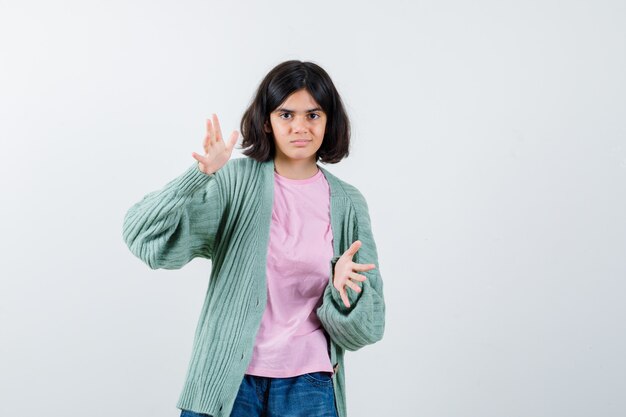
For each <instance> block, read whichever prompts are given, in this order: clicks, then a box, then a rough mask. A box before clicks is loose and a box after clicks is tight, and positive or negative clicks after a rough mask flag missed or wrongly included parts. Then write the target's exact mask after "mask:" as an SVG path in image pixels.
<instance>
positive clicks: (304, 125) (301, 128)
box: [293, 116, 308, 133]
mask: <svg viewBox="0 0 626 417" xmlns="http://www.w3.org/2000/svg"><path fill="white" fill-rule="evenodd" d="M293 130H294V132H295V133H302V132H306V131H307V130H308V122H307V120H306V116H296V117H294V120H293Z"/></svg>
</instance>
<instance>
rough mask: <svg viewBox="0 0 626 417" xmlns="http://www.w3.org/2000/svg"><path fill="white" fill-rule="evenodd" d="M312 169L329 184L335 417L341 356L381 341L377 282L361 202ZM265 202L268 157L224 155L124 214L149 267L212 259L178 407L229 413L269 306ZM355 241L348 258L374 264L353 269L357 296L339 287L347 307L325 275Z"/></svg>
mask: <svg viewBox="0 0 626 417" xmlns="http://www.w3.org/2000/svg"><path fill="white" fill-rule="evenodd" d="M319 168H320V169H321V170H322V172H323V174H324V176H325V177H326V180H327V181H328V184H329V186H330V220H331V228H332V232H333V241H334V257H333V259H332V260H331V261H330V265H329V277H328V285H327V287H326V289H325V291H324V294H323V301H322V305H321V306H320V307H319V308H318V309H317V310H316V312H317V316H318V317H319V319H320V322H321V323H322V325H323V327H324V329H325V330H326V332H327V333H328V335H329V336H330V343H329V346H328V349H329V355H330V360H331V364H332V365H333V368H334V369H335V373H334V375H333V377H332V380H333V387H334V391H335V403H336V405H337V411H338V412H339V417H346V416H347V410H346V391H345V367H344V360H343V357H344V352H345V351H346V350H350V351H355V350H357V349H360V348H362V347H363V346H366V345H368V344H372V343H375V342H377V341H379V340H381V339H382V337H383V333H384V329H385V302H384V298H383V282H382V280H381V276H380V266H379V265H378V256H377V251H376V244H375V242H374V237H373V235H372V230H371V225H370V217H369V214H368V206H367V203H366V201H365V199H364V198H363V196H362V195H361V193H360V192H359V191H358V190H357V189H356V188H355V187H354V186H352V185H350V184H348V183H346V182H344V181H342V180H340V179H339V178H337V177H335V176H334V175H333V174H331V173H330V172H328V171H327V170H326V169H324V168H323V167H321V166H319ZM273 201H274V161H273V160H270V161H268V162H262V163H261V162H257V161H255V160H254V159H251V158H248V157H244V158H236V159H231V160H229V161H228V162H227V163H226V164H225V165H224V166H223V167H222V168H221V169H220V170H218V171H217V172H215V173H213V174H211V175H207V174H204V173H203V172H202V171H200V170H199V169H198V166H197V163H195V162H194V164H193V165H192V166H191V167H189V168H188V169H187V170H186V171H185V172H184V173H183V174H182V175H181V176H179V177H178V178H176V179H174V180H172V181H171V182H169V183H168V184H167V185H166V186H165V187H164V188H162V189H161V190H158V191H154V192H152V193H150V194H148V195H146V196H145V197H144V198H143V199H142V200H141V201H139V202H138V203H136V204H135V205H134V206H132V207H131V208H130V209H129V210H128V212H127V214H126V216H125V218H124V226H123V237H124V240H125V242H126V244H127V245H128V247H129V249H130V251H131V252H132V253H133V254H135V255H136V256H137V257H139V258H140V259H141V260H142V261H143V262H145V263H146V264H147V265H148V266H149V267H150V268H152V269H157V268H163V269H178V268H181V267H182V266H184V265H185V264H187V263H188V262H189V261H191V260H192V259H193V258H195V257H202V258H206V259H210V260H211V262H212V268H211V275H210V278H209V282H208V288H207V292H206V298H205V301H204V304H203V306H202V311H201V313H200V318H199V321H198V325H197V327H196V332H195V337H194V343H193V349H192V354H191V360H190V363H189V367H188V370H187V376H186V380H185V383H184V386H183V389H182V393H181V395H180V398H179V400H178V404H177V407H178V408H180V409H186V410H191V411H195V412H197V413H207V414H210V415H211V416H214V417H229V416H230V413H231V410H232V407H233V404H234V402H235V398H236V396H237V392H238V390H239V386H240V384H241V381H242V380H243V377H244V373H245V371H246V369H247V368H248V363H249V361H250V359H251V357H252V351H253V347H254V342H255V339H256V333H257V330H258V328H259V326H260V324H261V318H262V316H263V311H264V309H265V304H266V300H267V290H266V282H265V279H266V277H265V271H266V259H267V250H268V242H269V231H270V223H271V214H272V205H273ZM355 240H360V241H361V242H362V245H361V248H360V249H359V250H358V252H357V253H356V255H355V256H354V257H353V258H352V260H353V261H354V262H357V263H362V264H369V263H373V264H375V265H376V268H375V269H372V270H370V271H365V272H360V273H361V274H364V275H365V276H366V277H367V279H366V280H365V281H363V282H358V281H357V282H356V283H357V285H359V286H360V287H361V289H362V291H361V292H360V293H357V292H355V291H353V290H352V289H350V288H346V291H347V293H348V298H349V300H350V307H349V308H348V307H346V306H345V305H344V304H343V301H342V300H341V297H340V295H339V291H338V290H337V289H336V288H335V287H334V286H333V271H334V265H335V262H336V261H337V259H338V258H339V257H340V256H341V255H342V254H343V252H344V251H346V250H347V249H348V247H349V246H350V245H351V244H352V243H353V242H354V241H355Z"/></svg>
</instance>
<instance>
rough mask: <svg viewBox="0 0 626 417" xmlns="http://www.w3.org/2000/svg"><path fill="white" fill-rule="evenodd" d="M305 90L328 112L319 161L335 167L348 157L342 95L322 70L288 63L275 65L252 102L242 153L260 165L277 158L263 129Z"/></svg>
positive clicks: (245, 121) (244, 122)
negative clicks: (274, 113)
mask: <svg viewBox="0 0 626 417" xmlns="http://www.w3.org/2000/svg"><path fill="white" fill-rule="evenodd" d="M301 89H306V90H307V91H308V92H309V94H311V96H312V97H313V99H315V101H316V102H317V104H319V105H320V106H321V107H322V110H324V113H326V129H325V132H324V139H323V140H322V145H321V146H320V148H319V149H318V151H317V154H316V158H317V160H319V161H321V162H324V163H330V164H335V163H337V162H339V161H341V160H342V159H343V158H345V157H347V156H348V154H349V153H350V152H349V147H350V121H349V120H348V115H347V114H346V111H345V109H344V107H343V103H342V101H341V97H340V96H339V92H337V89H336V88H335V85H334V84H333V82H332V80H331V79H330V76H329V75H328V74H327V73H326V71H324V69H323V68H322V67H320V66H319V65H317V64H314V63H312V62H302V61H297V60H291V61H285V62H283V63H281V64H278V65H277V66H275V67H274V68H273V69H272V70H271V71H270V72H269V73H268V74H267V75H266V76H265V78H264V79H263V81H261V84H260V85H259V88H258V89H257V92H256V94H255V96H254V99H253V100H252V103H251V104H250V106H249V107H248V109H247V110H246V111H245V113H244V114H243V117H242V118H241V125H240V130H241V135H242V136H243V141H242V143H241V146H242V148H247V149H245V150H244V151H243V152H242V153H243V154H244V155H246V156H249V157H250V158H253V159H255V160H257V161H259V162H265V161H269V160H270V159H272V158H274V156H275V155H276V149H275V145H274V137H273V134H272V133H267V132H265V130H264V128H263V127H264V125H265V123H268V124H269V123H270V122H269V120H270V113H271V112H272V111H274V110H275V109H276V108H278V106H279V105H280V104H282V103H283V102H284V101H285V100H286V99H287V97H289V96H290V95H291V94H293V93H294V92H296V91H298V90H301Z"/></svg>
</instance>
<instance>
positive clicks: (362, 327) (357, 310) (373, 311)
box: [317, 193, 385, 351]
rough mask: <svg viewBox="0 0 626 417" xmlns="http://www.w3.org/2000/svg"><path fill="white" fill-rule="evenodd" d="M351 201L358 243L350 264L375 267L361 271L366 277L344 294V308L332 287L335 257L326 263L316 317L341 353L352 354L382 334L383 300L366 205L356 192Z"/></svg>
mask: <svg viewBox="0 0 626 417" xmlns="http://www.w3.org/2000/svg"><path fill="white" fill-rule="evenodd" d="M353 201H354V209H355V215H356V227H355V229H356V230H355V235H356V240H360V241H361V242H362V245H361V247H360V248H359V250H358V251H357V252H356V253H355V255H354V257H355V258H354V261H355V262H357V263H360V264H374V265H376V268H374V269H370V270H368V271H362V272H361V274H363V275H365V276H366V279H365V280H364V281H362V286H361V291H360V292H355V291H352V290H348V291H347V295H348V299H349V304H350V307H346V305H345V304H344V302H343V300H342V299H341V295H340V293H339V291H338V290H337V289H336V288H335V287H334V285H333V277H334V273H335V265H336V263H337V261H338V260H339V256H335V257H334V258H333V259H332V260H331V262H330V264H331V269H330V273H331V283H330V284H329V285H328V286H327V287H326V290H325V292H324V300H323V303H322V305H321V306H320V307H319V308H318V309H317V315H318V317H319V319H320V322H321V323H322V325H323V326H324V328H325V329H326V331H327V332H328V334H329V336H330V337H331V338H332V339H333V340H334V341H335V342H336V343H337V344H338V345H340V346H341V347H342V348H344V349H345V350H352V351H355V350H358V349H360V348H362V347H364V346H366V345H369V344H372V343H375V342H378V341H379V340H381V339H382V337H383V334H384V331H385V301H384V297H383V282H382V278H381V275H380V270H379V268H378V254H377V250H376V243H375V241H374V236H373V234H372V230H371V222H370V217H369V213H368V208H367V203H366V201H365V199H364V198H363V197H362V195H361V194H360V193H358V195H357V196H356V198H354V200H353Z"/></svg>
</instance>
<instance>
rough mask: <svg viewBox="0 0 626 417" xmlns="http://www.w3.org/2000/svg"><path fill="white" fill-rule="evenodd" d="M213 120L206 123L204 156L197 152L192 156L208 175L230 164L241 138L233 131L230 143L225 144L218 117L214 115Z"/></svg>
mask: <svg viewBox="0 0 626 417" xmlns="http://www.w3.org/2000/svg"><path fill="white" fill-rule="evenodd" d="M212 118H213V122H211V120H209V119H207V121H206V136H205V137H204V144H203V147H204V155H200V154H197V153H196V152H192V154H191V156H193V158H194V159H195V160H197V161H198V168H199V169H200V171H202V172H204V173H205V174H207V175H210V174H212V173H214V172H216V171H217V170H219V169H220V168H221V167H223V166H224V165H225V164H226V162H228V160H229V159H230V156H231V154H232V152H233V148H234V147H235V144H236V143H237V137H238V136H239V132H237V131H236V130H233V133H231V134H230V140H229V141H228V143H224V140H223V139H222V130H221V128H220V122H219V120H218V118H217V115H216V114H213V115H212Z"/></svg>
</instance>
